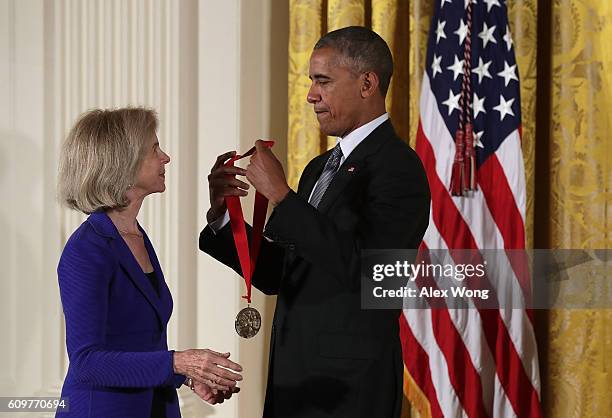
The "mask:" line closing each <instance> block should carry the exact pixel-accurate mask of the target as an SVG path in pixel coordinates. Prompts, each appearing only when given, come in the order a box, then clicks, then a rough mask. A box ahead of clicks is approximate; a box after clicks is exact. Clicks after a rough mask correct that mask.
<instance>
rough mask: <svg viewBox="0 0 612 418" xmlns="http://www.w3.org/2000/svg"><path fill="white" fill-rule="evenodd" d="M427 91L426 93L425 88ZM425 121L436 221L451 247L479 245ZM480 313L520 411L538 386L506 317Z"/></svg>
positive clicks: (420, 141)
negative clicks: (441, 171)
mask: <svg viewBox="0 0 612 418" xmlns="http://www.w3.org/2000/svg"><path fill="white" fill-rule="evenodd" d="M423 94H426V93H425V92H423ZM422 125H423V124H422V123H420V124H419V129H418V133H417V153H418V154H419V156H420V157H421V159H422V161H423V164H424V166H425V169H426V172H427V177H428V181H429V185H430V189H431V195H432V215H433V219H434V224H435V225H436V227H438V228H439V229H440V230H441V231H440V232H441V235H442V237H443V238H446V237H450V238H451V243H450V245H448V242H447V245H448V246H449V247H450V248H472V249H477V248H478V246H477V245H476V242H475V240H474V239H473V237H472V235H471V232H470V231H469V228H467V225H466V224H465V220H464V219H463V217H462V216H461V215H460V214H459V213H458V210H457V208H456V206H455V204H454V203H453V202H452V200H451V198H450V195H449V194H448V192H447V191H446V188H444V185H443V184H442V182H441V181H440V179H439V177H438V175H437V173H436V171H435V169H432V167H436V158H435V155H434V152H433V149H432V148H431V144H430V143H429V140H428V138H427V137H425V135H424V133H423V129H422ZM440 226H442V228H440ZM451 229H452V231H453V232H452V233H451V232H450V231H449V230H451ZM491 312H494V316H493V317H492V316H491ZM480 314H481V317H483V321H482V322H483V326H484V327H483V329H484V331H485V337H486V340H487V342H488V344H489V348H490V350H491V351H492V352H493V354H494V358H495V362H496V370H497V373H498V375H499V379H500V381H501V383H502V385H503V387H504V389H505V391H506V393H507V395H508V396H509V398H510V403H511V404H512V405H513V407H514V408H515V412H517V414H518V411H520V409H516V408H521V407H524V406H525V405H526V404H527V403H528V402H529V401H526V400H525V399H532V398H533V394H532V393H535V394H536V399H537V392H536V391H535V389H533V386H532V384H531V382H530V379H528V378H527V375H526V374H525V371H524V369H523V367H522V364H523V362H522V360H521V359H520V357H519V356H518V354H517V352H516V350H515V349H514V344H513V342H512V339H511V338H510V336H509V334H508V332H507V330H506V327H505V326H504V325H503V324H504V321H503V319H502V318H501V316H500V314H499V311H488V310H480ZM499 325H501V326H502V328H503V329H500V328H499ZM504 344H505V345H506V346H509V345H511V346H512V348H510V347H506V346H504ZM457 349H460V348H457ZM508 365H510V367H512V368H516V367H517V366H520V367H519V368H520V370H514V372H515V373H514V374H513V375H512V376H510V375H509V374H508V373H506V372H505V370H504V368H505V367H507V366H508ZM521 372H522V373H521ZM510 378H513V379H514V378H519V379H520V384H519V385H518V387H519V388H521V390H520V391H519V390H518V388H517V387H516V386H513V385H512V383H511V381H509V380H508V379H510ZM453 386H454V385H453ZM533 416H538V415H533Z"/></svg>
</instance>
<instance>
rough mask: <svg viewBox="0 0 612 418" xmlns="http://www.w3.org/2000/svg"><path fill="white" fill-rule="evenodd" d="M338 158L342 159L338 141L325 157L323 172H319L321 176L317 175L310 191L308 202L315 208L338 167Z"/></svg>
mask: <svg viewBox="0 0 612 418" xmlns="http://www.w3.org/2000/svg"><path fill="white" fill-rule="evenodd" d="M340 160H342V148H340V143H338V144H337V145H336V146H335V147H334V150H333V151H332V153H331V155H330V156H329V158H328V159H327V162H326V163H325V167H324V168H323V173H321V177H319V181H318V182H317V185H316V186H315V189H314V191H313V192H312V196H311V197H310V201H309V203H310V204H311V205H312V206H314V207H315V208H316V207H318V206H319V203H321V199H322V198H323V195H324V194H325V190H327V187H329V184H330V183H331V181H332V179H333V178H334V175H335V174H336V172H337V171H338V167H340Z"/></svg>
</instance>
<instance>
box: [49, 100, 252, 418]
mask: <svg viewBox="0 0 612 418" xmlns="http://www.w3.org/2000/svg"><path fill="white" fill-rule="evenodd" d="M156 129H157V117H156V115H155V113H154V112H153V111H151V110H148V109H144V108H124V109H118V110H93V111H90V112H87V113H85V114H84V115H82V116H81V118H80V119H79V120H78V121H77V123H76V124H75V126H74V127H73V129H72V130H71V132H70V134H69V135H68V137H67V138H66V141H65V142H64V145H63V148H62V153H61V157H60V169H59V178H58V192H59V198H60V200H61V201H62V202H63V203H64V204H66V205H67V206H69V207H70V208H73V209H76V210H80V211H82V212H84V213H87V214H90V216H89V217H88V218H87V220H86V221H85V222H83V224H82V225H81V226H80V227H79V228H78V229H77V230H76V231H75V232H74V233H73V234H72V236H71V237H70V238H69V239H68V242H67V243H66V246H65V248H64V251H63V252H62V256H61V258H60V261H59V265H58V269H57V272H58V279H59V287H60V294H61V299H62V305H63V310H64V316H65V319H66V346H67V349H68V356H69V359H70V365H69V367H68V372H67V375H66V379H65V381H64V385H63V388H62V397H63V398H66V399H68V405H69V408H68V412H59V411H58V414H57V415H58V416H61V417H67V416H69V417H88V418H93V417H100V418H112V417H117V418H119V417H120V418H131V417H134V418H147V417H165V418H176V417H180V411H179V405H178V397H177V393H176V388H178V387H180V386H181V385H182V384H186V385H188V386H189V387H190V388H191V389H192V390H194V391H195V392H196V393H197V394H198V395H199V396H200V397H201V398H202V399H204V400H205V401H207V402H209V403H211V404H214V403H217V402H222V401H223V400H224V399H228V398H229V397H231V395H232V394H233V393H236V392H238V390H239V389H238V388H237V387H236V382H237V381H239V380H241V379H242V376H241V375H240V374H238V373H235V372H239V371H241V370H242V368H241V367H240V365H238V364H236V363H234V362H232V361H230V360H229V358H228V357H229V353H217V352H215V351H212V350H200V349H192V350H186V351H182V352H179V351H176V352H175V351H172V350H168V346H167V338H166V326H167V324H168V320H169V319H170V315H171V313H172V296H171V295H170V291H169V290H168V287H167V285H166V282H165V281H164V276H163V273H162V270H161V267H160V265H159V261H158V260H157V256H156V255H155V250H154V249H153V246H152V245H151V241H150V240H149V238H148V237H147V234H146V233H145V231H144V230H143V229H142V227H141V226H140V225H139V224H138V222H137V220H136V217H137V215H138V212H139V209H140V207H141V205H142V202H143V199H144V198H145V197H146V196H148V195H149V194H151V193H161V192H163V191H164V190H165V166H166V164H168V163H169V162H170V157H169V156H168V155H167V154H166V153H164V152H163V151H162V149H161V148H160V146H159V142H158V139H157V135H156V134H155V132H156Z"/></svg>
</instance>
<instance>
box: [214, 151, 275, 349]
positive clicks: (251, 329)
mask: <svg viewBox="0 0 612 418" xmlns="http://www.w3.org/2000/svg"><path fill="white" fill-rule="evenodd" d="M265 144H266V146H268V147H272V145H274V141H265ZM254 152H255V147H253V148H251V149H250V150H249V151H247V153H246V154H244V155H236V156H234V157H232V158H231V159H230V160H229V161H228V162H227V163H225V165H226V166H229V167H233V166H234V162H235V161H237V160H239V159H241V158H244V157H248V156H249V155H251V154H253V153H254ZM225 204H226V205H227V210H228V212H229V217H230V225H231V227H232V235H233V236H234V245H235V246H236V253H237V254H238V259H239V260H240V268H241V269H242V277H244V283H245V285H246V290H247V294H246V295H245V296H243V298H244V299H246V300H247V303H248V304H249V306H247V307H246V308H244V309H242V310H241V311H240V312H238V315H236V322H235V328H236V332H237V333H238V335H240V336H241V337H242V338H252V337H254V336H255V335H256V334H257V332H258V331H259V329H260V328H261V315H260V314H259V312H257V309H255V308H251V306H250V304H251V277H252V276H253V272H254V271H255V263H256V262H257V255H258V254H259V246H260V244H261V238H262V236H263V228H264V224H265V221H266V212H267V210H268V199H266V198H265V197H264V195H262V194H261V193H259V192H256V193H255V208H254V210H253V230H252V231H251V241H250V242H249V240H248V239H247V233H246V227H245V225H244V215H243V213H242V206H241V205H240V198H239V197H238V196H226V197H225Z"/></svg>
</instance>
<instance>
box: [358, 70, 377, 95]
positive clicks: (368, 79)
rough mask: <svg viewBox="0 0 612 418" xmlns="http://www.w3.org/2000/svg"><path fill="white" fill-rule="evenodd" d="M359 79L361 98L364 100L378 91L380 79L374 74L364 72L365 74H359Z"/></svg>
mask: <svg viewBox="0 0 612 418" xmlns="http://www.w3.org/2000/svg"><path fill="white" fill-rule="evenodd" d="M361 77H362V82H361V97H363V98H364V99H365V98H366V97H370V96H372V95H373V94H375V93H376V92H378V91H379V89H378V85H379V84H380V79H379V78H378V75H377V74H376V73H375V72H373V71H366V72H365V73H363V74H361Z"/></svg>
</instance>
